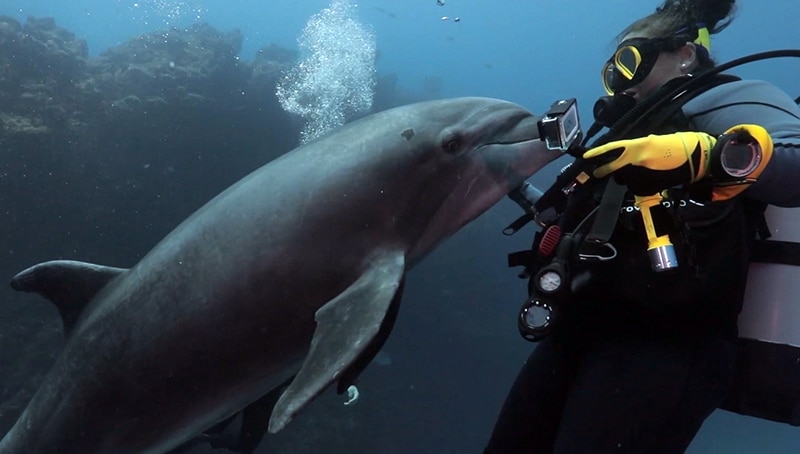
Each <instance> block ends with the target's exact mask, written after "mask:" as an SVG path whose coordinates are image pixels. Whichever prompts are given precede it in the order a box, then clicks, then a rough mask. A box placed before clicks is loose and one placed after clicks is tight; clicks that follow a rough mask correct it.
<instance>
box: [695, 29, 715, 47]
mask: <svg viewBox="0 0 800 454" xmlns="http://www.w3.org/2000/svg"><path fill="white" fill-rule="evenodd" d="M694 42H695V44H699V45H701V46H703V47H705V48H706V50H707V51H709V52H711V35H710V34H709V33H708V27H706V26H705V25H704V26H702V27H700V28H699V29H697V39H695V40H694Z"/></svg>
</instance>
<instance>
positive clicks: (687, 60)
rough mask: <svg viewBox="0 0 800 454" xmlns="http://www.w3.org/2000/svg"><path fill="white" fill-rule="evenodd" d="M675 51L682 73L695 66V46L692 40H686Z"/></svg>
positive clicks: (688, 71)
mask: <svg viewBox="0 0 800 454" xmlns="http://www.w3.org/2000/svg"><path fill="white" fill-rule="evenodd" d="M676 53H677V54H678V59H679V61H680V70H681V73H683V74H688V73H690V72H692V70H694V68H695V67H696V66H697V47H696V46H695V44H694V43H693V42H687V43H686V44H684V45H683V46H681V47H680V48H679V49H678V50H677V51H676Z"/></svg>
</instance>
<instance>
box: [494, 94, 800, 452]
mask: <svg viewBox="0 0 800 454" xmlns="http://www.w3.org/2000/svg"><path fill="white" fill-rule="evenodd" d="M682 114H683V117H684V119H686V120H688V121H689V124H690V125H691V129H694V130H697V131H704V132H707V133H710V134H713V135H717V134H721V133H722V132H724V131H725V130H727V129H728V128H730V127H732V126H735V125H738V124H745V123H751V124H759V125H762V126H764V127H765V128H766V129H767V130H768V131H769V132H770V135H771V136H772V137H773V140H774V142H775V150H774V154H773V159H772V161H771V162H770V164H769V165H768V166H767V168H766V169H765V171H764V173H763V174H762V176H761V178H760V179H759V181H758V182H757V183H756V184H755V185H753V187H751V188H749V189H748V190H747V191H745V192H744V193H743V194H742V195H740V196H739V197H736V198H734V199H732V200H730V201H727V202H719V203H706V204H702V203H697V202H695V201H692V200H691V199H689V198H687V199H682V200H678V201H675V204H676V205H678V206H680V207H679V208H677V209H674V208H673V209H672V210H671V213H672V215H671V216H670V219H673V220H674V226H673V227H674V228H673V229H672V231H671V239H672V240H673V243H675V247H676V252H677V254H678V260H679V263H680V266H679V267H678V269H677V270H673V271H667V272H661V273H656V272H654V271H652V270H651V267H650V262H649V259H648V257H647V255H646V244H647V241H646V238H645V235H644V232H643V229H642V227H641V217H640V215H639V214H638V212H636V210H635V209H633V207H632V206H631V204H629V203H628V204H626V205H625V206H623V208H622V213H621V215H620V219H619V221H618V224H617V227H616V229H615V232H614V235H613V236H612V238H611V240H610V242H611V244H613V245H614V246H615V247H616V249H617V251H618V255H617V257H616V258H615V259H613V260H610V261H607V262H603V263H599V264H592V265H589V267H590V268H587V271H590V272H591V273H592V276H593V278H592V280H591V283H590V284H589V285H588V286H585V287H583V288H582V289H580V290H579V291H578V292H577V293H576V294H575V295H573V297H571V298H570V300H569V301H567V302H565V303H564V304H562V313H561V318H560V319H559V321H558V323H557V325H556V326H555V328H554V331H553V332H552V334H551V335H550V336H549V337H547V338H546V339H545V340H543V341H541V342H539V343H538V344H537V346H536V347H535V349H534V351H533V353H532V354H531V356H530V357H529V358H528V360H527V361H526V362H525V364H524V365H523V367H522V370H521V371H520V373H519V375H518V377H517V379H516V381H515V383H514V384H513V386H512V388H511V390H510V392H509V394H508V397H507V399H506V401H505V403H504V406H503V409H502V411H501V414H500V416H499V418H498V420H497V423H496V426H495V428H494V432H493V434H492V436H491V440H490V442H489V444H488V446H487V448H486V451H485V454H501V453H504V454H505V453H514V454H522V453H550V452H555V453H580V454H585V453H612V452H613V453H645V452H646V453H669V454H672V453H679V452H683V451H684V450H685V449H686V448H687V447H688V445H689V444H690V443H691V440H692V439H693V437H694V435H695V434H696V432H697V430H698V429H699V428H700V426H701V425H702V423H703V421H704V420H705V419H706V418H707V417H708V416H709V415H710V414H711V412H712V411H714V409H716V408H717V407H718V406H719V405H720V403H721V402H722V401H723V400H724V398H725V395H726V393H727V391H728V389H729V386H730V383H731V379H732V375H733V371H734V362H735V358H736V338H737V329H736V319H737V316H738V314H739V312H740V311H741V306H742V299H743V292H744V286H745V282H746V278H747V269H748V261H749V253H750V244H751V240H752V239H753V238H754V236H755V230H756V227H757V226H756V225H755V221H756V220H757V217H756V216H753V215H752V212H751V211H750V210H752V209H756V211H757V206H756V205H757V204H754V203H752V202H753V201H754V200H756V201H758V202H762V203H772V204H776V205H783V206H798V205H800V185H798V184H796V181H797V180H798V178H800V109H798V107H797V105H795V104H794V102H793V101H792V99H791V98H789V97H788V95H786V94H785V93H783V92H782V91H780V90H778V89H777V88H775V87H774V86H772V85H770V84H767V83H765V82H760V81H739V82H732V83H728V84H724V85H721V86H718V87H716V88H713V89H710V90H709V91H707V92H705V93H703V94H701V95H699V96H698V97H696V98H695V99H693V100H691V101H690V102H688V103H687V104H686V105H685V106H683V109H682ZM754 207H756V208H754ZM762 207H763V205H762ZM661 222H662V223H663V222H664V221H663V220H662V221H661ZM572 271H573V274H575V273H576V272H580V270H572Z"/></svg>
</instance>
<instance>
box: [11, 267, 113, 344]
mask: <svg viewBox="0 0 800 454" xmlns="http://www.w3.org/2000/svg"><path fill="white" fill-rule="evenodd" d="M124 271H126V270H125V269H124V268H114V267H110V266H103V265H95V264H93V263H86V262H76V261H73V260H53V261H50V262H44V263H40V264H38V265H34V266H32V267H30V268H28V269H26V270H24V271H21V272H20V273H18V274H17V275H16V276H14V277H13V278H12V279H11V288H13V289H14V290H19V291H22V292H31V293H38V294H40V295H42V296H43V297H45V298H47V299H48V300H50V301H52V302H53V304H55V305H56V307H57V308H58V312H59V313H60V314H61V320H62V322H63V323H64V334H65V335H68V334H69V333H70V331H72V327H73V325H74V324H75V320H77V319H78V316H79V315H80V313H81V311H82V310H83V308H84V307H85V306H86V304H87V303H88V302H89V300H91V299H92V298H93V297H94V295H95V294H96V293H97V292H98V291H99V290H100V289H101V288H103V287H105V286H106V284H108V283H109V282H110V281H111V280H112V279H114V278H115V277H117V276H119V275H120V274H122V273H123V272H124Z"/></svg>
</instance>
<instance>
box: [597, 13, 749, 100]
mask: <svg viewBox="0 0 800 454" xmlns="http://www.w3.org/2000/svg"><path fill="white" fill-rule="evenodd" d="M734 3H735V1H734V0H722V1H720V0H665V1H664V3H663V4H662V5H661V6H659V7H658V8H657V9H656V12H655V13H653V14H651V15H649V16H647V17H645V18H642V19H639V20H638V21H636V22H634V23H633V24H631V25H630V26H628V27H627V28H626V29H625V30H623V31H622V33H620V35H618V37H617V38H618V40H617V42H618V43H619V44H618V46H617V49H616V50H615V51H614V54H613V55H612V56H611V58H609V59H608V61H607V62H606V64H605V65H604V66H603V71H602V76H603V86H604V88H605V89H606V91H607V92H608V93H609V94H613V93H621V92H624V93H628V94H630V95H633V96H634V97H635V98H637V99H642V98H646V97H647V96H649V95H650V94H652V93H653V92H654V91H655V90H657V89H658V88H660V87H661V86H662V85H664V83H666V82H668V81H670V80H672V79H674V78H676V77H680V76H684V75H687V74H692V73H696V72H698V71H700V70H704V69H710V68H713V67H714V65H715V63H714V61H713V60H712V59H711V55H710V53H709V52H710V48H711V42H710V35H711V34H714V33H718V32H719V31H721V30H722V29H724V28H725V27H726V26H727V25H728V24H729V23H730V22H731V20H733V13H734V9H735V8H734Z"/></svg>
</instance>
